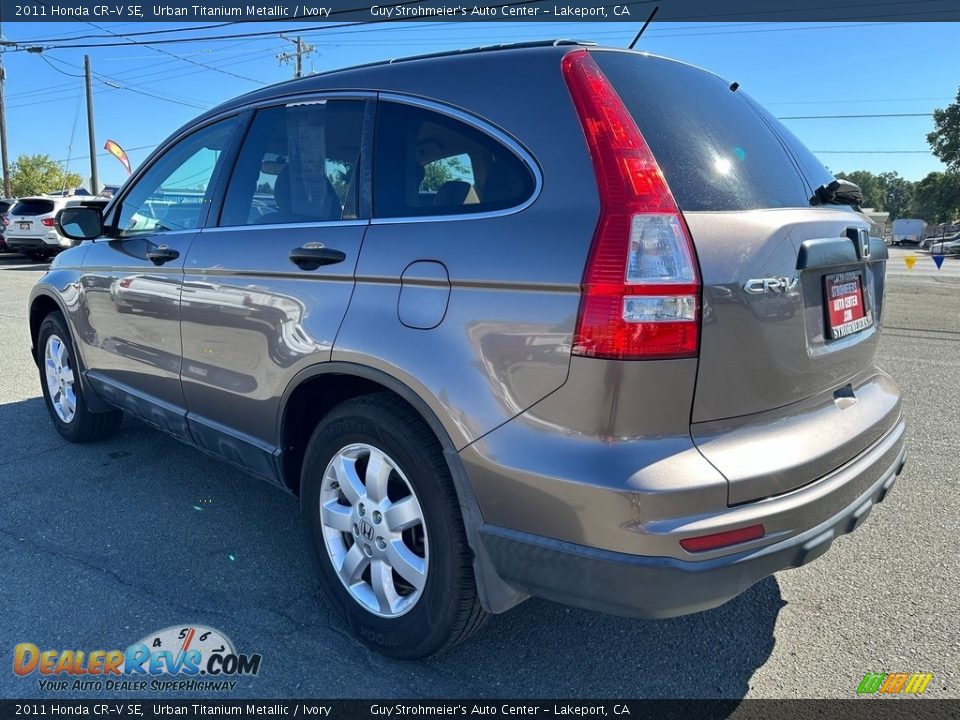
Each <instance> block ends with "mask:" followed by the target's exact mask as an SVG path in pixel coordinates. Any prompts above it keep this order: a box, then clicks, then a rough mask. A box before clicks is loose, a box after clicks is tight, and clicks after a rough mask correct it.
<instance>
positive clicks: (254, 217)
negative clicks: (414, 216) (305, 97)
mask: <svg viewBox="0 0 960 720" xmlns="http://www.w3.org/2000/svg"><path fill="white" fill-rule="evenodd" d="M364 107H365V101H363V100H332V99H331V100H321V101H317V102H308V103H297V104H292V105H286V106H279V107H271V108H266V109H264V110H260V111H259V112H257V114H256V117H254V119H253V123H252V124H251V126H250V131H249V132H248V133H247V137H246V138H245V140H244V142H243V147H242V148H241V150H240V155H239V156H238V158H237V164H236V167H235V169H234V171H233V176H232V177H231V178H230V184H229V186H228V188H227V195H226V198H225V199H224V203H223V212H222V213H221V215H220V225H221V226H236V225H266V224H276V223H281V224H283V223H302V222H332V221H337V220H356V219H357V217H358V211H357V194H358V193H357V188H358V185H357V182H358V179H359V174H360V173H359V166H360V146H361V138H362V131H363V115H364Z"/></svg>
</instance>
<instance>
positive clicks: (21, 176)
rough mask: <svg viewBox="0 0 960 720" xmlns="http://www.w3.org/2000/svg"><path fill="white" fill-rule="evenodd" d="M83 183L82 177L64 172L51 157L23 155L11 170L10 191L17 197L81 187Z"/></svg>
mask: <svg viewBox="0 0 960 720" xmlns="http://www.w3.org/2000/svg"><path fill="white" fill-rule="evenodd" d="M82 182H83V178H82V177H81V176H80V175H78V174H77V173H75V172H64V170H63V168H62V167H61V166H60V163H57V162H54V161H53V160H51V159H50V156H49V155H21V156H20V157H18V158H17V159H16V160H15V161H14V163H13V166H12V167H11V168H10V190H11V191H12V192H13V194H14V196H15V197H26V196H28V195H42V194H43V193H48V192H53V191H55V190H63V189H64V188H74V187H79V186H80V184H81V183H82Z"/></svg>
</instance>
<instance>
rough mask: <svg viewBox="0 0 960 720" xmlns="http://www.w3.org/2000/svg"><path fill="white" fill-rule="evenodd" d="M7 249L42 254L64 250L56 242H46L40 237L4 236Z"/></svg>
mask: <svg viewBox="0 0 960 720" xmlns="http://www.w3.org/2000/svg"><path fill="white" fill-rule="evenodd" d="M6 241H7V247H8V248H10V249H11V250H16V251H24V250H38V251H43V252H52V251H54V250H64V249H65V248H64V247H63V246H61V245H60V244H58V242H57V241H56V240H51V241H50V242H47V241H46V240H44V238H41V237H23V236H20V237H17V236H11V235H7V236H6Z"/></svg>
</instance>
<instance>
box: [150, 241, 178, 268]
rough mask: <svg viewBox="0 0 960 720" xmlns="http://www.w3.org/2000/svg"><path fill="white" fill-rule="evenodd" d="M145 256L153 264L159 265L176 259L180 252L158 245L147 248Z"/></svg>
mask: <svg viewBox="0 0 960 720" xmlns="http://www.w3.org/2000/svg"><path fill="white" fill-rule="evenodd" d="M147 257H148V258H150V262H152V263H153V264H154V265H157V266H160V265H163V264H164V263H166V262H170V261H171V260H176V259H177V258H178V257H180V253H179V252H177V251H176V250H174V249H173V248H171V247H167V246H166V245H160V246H159V247H157V248H154V249H152V250H147Z"/></svg>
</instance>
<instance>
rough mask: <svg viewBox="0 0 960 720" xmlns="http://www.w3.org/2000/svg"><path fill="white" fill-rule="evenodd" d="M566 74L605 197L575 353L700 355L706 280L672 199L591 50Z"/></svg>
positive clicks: (573, 57)
mask: <svg viewBox="0 0 960 720" xmlns="http://www.w3.org/2000/svg"><path fill="white" fill-rule="evenodd" d="M563 75H564V78H565V79H566V81H567V87H568V88H569V89H570V95H571V97H572V98H573V104H574V106H575V107H576V109H577V115H578V116H579V118H580V124H581V126H582V127H583V133H584V136H585V137H586V140H587V146H588V147H589V149H590V155H591V157H592V159H593V167H594V171H595V173H596V177H597V187H598V190H599V192H600V219H599V221H598V223H597V229H596V231H595V233H594V237H593V245H592V246H591V248H590V257H589V259H588V260H587V267H586V270H585V272H584V277H583V288H582V290H583V296H582V299H581V301H580V316H579V318H578V320H577V328H576V332H575V334H574V341H573V353H574V354H575V355H585V356H589V357H603V358H611V359H617V360H628V359H642V358H648V359H651V358H652V359H656V358H671V357H672V358H676V357H692V356H695V355H696V354H697V350H698V347H699V338H700V328H699V318H700V278H699V275H698V273H697V267H696V261H695V255H694V250H693V243H692V242H691V241H690V235H689V233H688V231H687V227H686V224H685V223H684V221H683V218H682V217H681V215H680V211H679V209H678V208H677V203H676V202H675V201H674V199H673V194H672V193H671V192H670V188H669V187H668V186H667V182H666V180H664V177H663V173H662V172H661V171H660V167H659V165H657V161H656V159H655V158H654V157H653V153H652V152H650V148H649V147H648V146H647V143H646V141H645V140H644V139H643V136H642V135H641V134H640V130H639V129H638V128H637V124H636V123H635V122H634V120H633V117H632V116H631V115H630V113H629V111H628V110H627V108H626V107H625V106H624V104H623V101H622V100H621V99H620V96H619V95H617V92H616V90H614V89H613V86H612V85H610V82H609V81H608V80H607V78H606V77H605V76H604V74H603V72H602V71H601V70H600V68H599V67H598V66H597V63H596V62H595V61H594V60H593V58H592V57H590V55H589V53H588V52H587V51H586V50H576V51H574V52H571V53H569V54H567V55H566V56H564V58H563Z"/></svg>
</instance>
